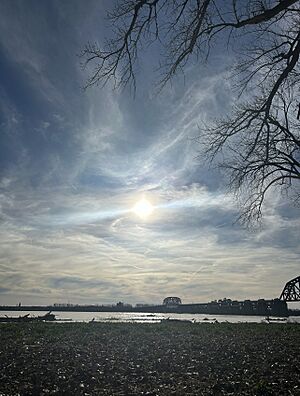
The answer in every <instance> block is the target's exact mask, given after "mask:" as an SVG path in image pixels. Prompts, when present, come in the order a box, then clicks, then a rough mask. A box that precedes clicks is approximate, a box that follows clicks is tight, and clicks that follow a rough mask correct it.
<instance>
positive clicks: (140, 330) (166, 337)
mask: <svg viewBox="0 0 300 396" xmlns="http://www.w3.org/2000/svg"><path fill="white" fill-rule="evenodd" d="M0 340H1V342H0V395H3V396H4V395H53V394H56V395H86V396H87V395H124V396H125V395H153V396H154V395H178V396H183V395H300V358H299V356H300V353H299V352H300V325H297V324H246V323H245V324H229V323H223V324H207V323H206V324H189V323H161V324H151V325H150V324H124V323H120V324H118V323H115V324H111V323H65V324H62V323H24V324H19V323H6V324H0Z"/></svg>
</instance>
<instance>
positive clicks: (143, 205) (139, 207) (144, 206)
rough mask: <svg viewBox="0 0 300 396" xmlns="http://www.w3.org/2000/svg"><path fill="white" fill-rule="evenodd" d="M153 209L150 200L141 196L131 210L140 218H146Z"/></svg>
mask: <svg viewBox="0 0 300 396" xmlns="http://www.w3.org/2000/svg"><path fill="white" fill-rule="evenodd" d="M153 209H154V208H153V206H152V204H151V202H149V201H148V200H147V199H145V198H143V199H141V200H140V201H138V202H137V203H136V204H135V205H134V207H133V209H132V211H133V212H134V213H135V214H136V215H137V216H139V217H140V218H141V219H146V218H147V217H149V216H150V215H151V213H152V212H153Z"/></svg>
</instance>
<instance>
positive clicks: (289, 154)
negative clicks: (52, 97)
mask: <svg viewBox="0 0 300 396" xmlns="http://www.w3.org/2000/svg"><path fill="white" fill-rule="evenodd" d="M108 18H109V19H110V21H111V23H112V24H113V26H114V29H113V34H112V37H111V38H109V39H108V40H107V42H106V44H105V46H104V48H99V46H98V45H97V44H90V43H88V44H87V45H86V46H85V48H84V49H83V51H82V57H83V59H84V65H93V67H94V69H93V72H92V74H91V75H90V78H89V79H88V81H87V84H86V87H89V86H92V85H95V84H96V85H98V84H104V85H105V84H106V83H107V81H108V80H111V79H112V80H113V81H114V84H115V86H116V87H120V86H121V87H122V86H126V85H131V86H132V87H133V88H134V89H135V85H136V81H135V74H136V61H137V59H138V56H139V54H140V51H141V50H142V49H143V46H145V45H147V46H149V45H151V44H152V43H154V42H159V43H161V45H163V47H164V51H163V53H164V55H163V60H162V62H161V64H162V66H161V68H160V71H161V78H160V84H161V86H163V85H164V84H166V82H168V81H169V80H170V79H171V78H172V77H173V76H174V75H176V73H177V72H178V71H180V70H184V67H185V65H186V64H187V63H188V62H189V61H190V60H192V59H193V58H196V59H197V60H198V61H203V60H205V61H206V60H207V59H209V56H210V53H211V51H213V50H214V49H215V48H216V45H215V44H217V43H221V44H222V45H223V44H224V43H226V45H227V46H231V48H234V50H235V51H236V52H238V54H239V61H238V62H237V63H236V65H235V67H234V70H233V73H232V78H233V79H234V81H235V83H236V88H237V89H238V94H239V95H238V99H237V101H236V103H235V105H234V108H233V109H232V112H231V113H230V114H229V115H227V116H226V117H224V118H222V119H215V120H214V122H213V123H212V124H210V125H206V126H205V128H202V130H201V134H200V136H199V139H198V140H199V142H200V143H201V144H203V146H204V150H205V153H206V158H208V159H209V160H216V159H217V158H219V157H220V156H219V154H220V153H221V152H222V153H223V154H224V156H223V157H224V160H223V161H222V163H221V166H222V167H223V168H224V169H226V171H227V172H228V175H229V185H230V187H231V189H232V190H233V191H234V192H235V193H237V194H238V196H239V197H241V198H242V202H243V208H242V211H241V217H240V218H241V220H242V221H244V222H246V223H249V222H250V223H251V221H252V220H254V221H255V220H259V219H260V217H261V215H262V205H263V203H264V201H265V196H266V193H267V192H268V191H269V190H270V189H271V188H272V187H276V188H278V189H279V190H282V189H285V190H286V191H288V190H289V189H290V188H292V189H293V191H294V192H295V194H294V195H293V199H294V200H295V201H296V202H297V201H298V200H299V198H300V194H299V190H298V192H297V188H298V187H299V184H298V183H299V180H300V122H299V118H300V104H299V92H300V70H299V55H300V1H299V0H279V1H278V0H277V1H275V0H244V1H242V0H240V1H239V0H228V1H224V0H120V1H118V2H117V3H116V5H115V7H114V9H113V11H112V12H111V13H109V14H108ZM296 183H297V184H296Z"/></svg>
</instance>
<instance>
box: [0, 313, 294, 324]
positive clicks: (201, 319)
mask: <svg viewBox="0 0 300 396" xmlns="http://www.w3.org/2000/svg"><path fill="white" fill-rule="evenodd" d="M28 313H29V314H30V316H42V315H45V313H46V312H44V311H43V312H41V311H0V317H4V316H5V315H7V316H9V317H18V316H24V315H26V314H28ZM53 313H54V314H55V316H56V318H57V319H59V320H60V321H64V320H66V319H72V322H89V321H90V320H92V319H93V318H94V320H95V321H97V322H114V323H116V322H123V323H124V322H137V323H159V322H160V321H161V320H163V319H167V318H170V319H177V320H190V321H194V322H196V323H209V322H211V323H213V322H215V321H216V320H217V321H218V322H230V323H240V322H248V323H251V322H252V323H261V322H264V321H265V318H264V317H263V316H239V315H204V314H172V313H166V314H164V313H161V314H149V313H139V312H138V313H137V312H53ZM287 322H288V323H295V322H297V323H300V317H299V316H298V317H296V316H290V317H289V318H288V319H287ZM278 323H285V321H279V322H278Z"/></svg>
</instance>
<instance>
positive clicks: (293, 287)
mask: <svg viewBox="0 0 300 396" xmlns="http://www.w3.org/2000/svg"><path fill="white" fill-rule="evenodd" d="M279 299H280V300H283V301H286V302H290V301H300V276H297V277H296V278H294V279H292V280H290V281H289V282H287V283H286V285H285V286H284V289H283V290H282V293H281V295H280V297H279Z"/></svg>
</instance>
